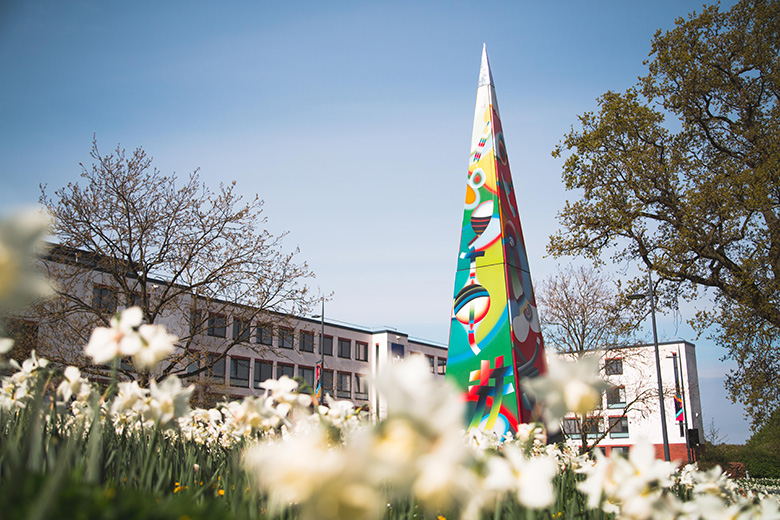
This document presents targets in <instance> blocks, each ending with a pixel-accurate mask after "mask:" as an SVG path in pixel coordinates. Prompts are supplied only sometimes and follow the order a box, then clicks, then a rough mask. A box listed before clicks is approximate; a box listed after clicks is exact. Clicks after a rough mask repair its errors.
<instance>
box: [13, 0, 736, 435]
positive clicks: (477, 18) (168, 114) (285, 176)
mask: <svg viewBox="0 0 780 520" xmlns="http://www.w3.org/2000/svg"><path fill="white" fill-rule="evenodd" d="M731 3H732V2H726V3H724V5H726V6H728V5H731ZM700 7H701V2H700V1H679V0H678V1H671V0H659V1H656V2H625V1H618V0H602V1H598V2H574V1H566V2H563V1H561V2H528V1H517V2H510V1H505V2H504V1H496V2H491V3H478V2H457V1H453V2H420V1H415V2H411V1H393V2H308V1H302V2H240V1H236V2H224V3H220V4H219V5H216V4H214V3H208V4H207V3H201V2H122V3H119V2H99V1H72V2H61V1H37V2H19V1H13V0H12V1H10V2H7V1H6V2H4V3H3V4H2V5H0V70H2V71H3V73H2V78H3V79H2V81H0V208H2V209H3V211H4V212H5V211H8V210H10V209H11V208H13V207H17V206H22V205H28V204H32V203H35V202H36V201H37V200H38V197H39V195H40V189H39V188H38V185H39V184H41V183H42V184H47V185H48V186H49V192H52V191H53V190H54V189H56V188H59V187H61V186H63V185H65V184H67V183H68V182H74V181H77V180H78V175H79V172H80V169H79V166H78V165H79V163H80V162H85V163H86V162H88V161H89V149H90V144H91V140H92V135H93V134H95V135H96V136H97V140H98V144H99V146H100V147H101V149H102V150H104V151H108V150H110V149H112V148H113V147H115V146H116V144H117V143H120V144H121V145H122V146H123V147H125V148H127V149H133V148H135V147H138V146H142V147H143V148H144V149H145V150H146V151H147V152H148V153H149V154H150V155H152V156H153V157H154V158H155V163H154V164H155V165H156V167H157V168H159V169H160V170H161V171H162V172H164V173H172V172H176V173H178V174H179V175H186V174H188V173H189V172H191V171H193V170H195V169H196V168H200V173H201V177H202V179H203V180H204V181H205V182H206V183H207V184H209V185H210V186H212V187H216V186H217V185H218V183H219V182H230V181H233V180H235V181H237V183H238V189H239V190H240V191H241V192H242V193H244V194H245V195H246V196H247V197H251V196H253V195H254V194H255V193H258V194H259V195H260V197H261V198H262V199H264V200H265V214H266V216H267V217H268V220H269V223H268V225H269V229H270V230H271V231H272V232H275V233H279V232H282V231H285V230H286V231H289V232H290V234H289V236H288V237H287V240H286V244H287V246H288V247H289V248H292V247H296V246H298V247H300V249H301V258H302V259H305V260H306V261H307V262H308V263H309V265H310V266H311V268H312V269H313V270H314V272H315V273H316V274H317V278H316V279H315V280H314V281H313V285H314V286H315V287H316V288H319V289H320V290H321V291H322V292H325V293H330V292H333V293H334V297H333V299H332V301H330V302H329V303H328V304H327V308H326V314H327V316H328V317H329V318H332V319H337V320H342V321H346V322H350V323H355V324H359V325H363V326H367V327H383V326H391V327H396V328H398V329H399V330H401V331H403V332H407V333H409V334H410V335H412V336H415V337H420V338H424V339H429V340H434V341H438V342H442V343H446V341H447V335H448V330H449V312H450V301H451V298H452V289H453V288H452V284H453V281H454V269H455V255H456V254H457V249H458V240H459V223H460V219H461V216H462V201H463V196H464V193H465V173H466V170H467V162H468V154H469V150H468V148H469V143H470V137H471V135H470V134H471V125H472V118H473V115H474V103H475V99H476V88H477V74H478V72H479V63H480V54H481V50H482V44H483V43H486V44H487V49H488V54H489V56H490V62H491V67H492V72H493V78H494V80H495V84H496V90H497V95H498V103H499V107H500V111H501V116H502V122H503V127H504V133H505V136H506V142H507V150H508V154H509V158H510V164H511V167H512V171H513V175H514V178H515V186H516V188H517V190H518V193H519V194H520V193H533V197H532V198H531V201H530V203H529V204H527V205H521V207H520V210H521V218H522V223H523V228H524V233H525V238H526V245H527V248H528V252H529V259H530V265H531V272H532V275H533V277H534V279H536V280H541V279H542V278H545V277H547V276H550V275H551V274H553V273H554V272H555V271H556V269H557V268H558V266H559V265H564V264H566V263H567V262H569V261H570V260H569V259H561V260H556V259H552V258H548V257H545V256H544V253H545V246H546V243H547V237H548V236H549V235H550V234H551V233H553V232H554V231H555V229H556V228H557V221H556V220H555V215H556V213H557V212H558V211H559V210H560V209H561V208H562V207H563V204H564V202H565V201H566V199H567V198H570V199H573V198H575V197H576V194H567V193H566V192H565V191H564V189H563V186H562V184H561V180H560V178H561V166H562V164H561V160H558V159H554V158H552V157H551V155H550V152H551V150H552V149H553V148H554V147H555V145H556V144H557V143H558V142H559V141H560V139H561V138H562V136H563V135H564V133H566V132H567V130H569V129H570V127H571V126H572V125H573V124H575V123H576V116H577V115H578V114H581V113H583V112H584V111H587V110H592V109H593V108H594V107H595V99H596V97H597V96H599V95H600V94H603V93H604V92H606V91H608V90H614V91H620V90H624V89H625V88H627V87H629V86H631V85H632V84H634V83H635V81H636V78H637V76H639V75H641V74H643V73H644V72H645V69H644V67H643V65H642V61H643V60H644V59H645V58H646V57H647V55H648V53H649V50H650V40H651V38H652V36H653V34H654V33H655V31H656V30H657V29H668V28H671V27H672V26H673V24H674V20H675V18H677V17H679V16H686V15H687V13H689V12H691V11H693V10H698V9H700ZM629 268H630V267H629ZM611 270H612V272H613V273H614V274H615V275H616V276H620V275H621V273H624V272H625V271H623V270H621V269H620V268H619V267H617V266H615V267H614V268H612V269H611ZM688 310H689V311H691V312H692V309H691V308H689V309H688ZM688 317H690V316H688V315H686V314H685V311H684V312H683V315H682V316H681V318H682V320H684V319H687V318H688ZM676 321H677V322H679V321H680V320H679V319H677V320H675V319H673V318H672V317H667V318H665V319H662V320H661V321H660V323H659V325H660V330H659V335H660V338H661V339H662V340H674V339H677V338H683V339H687V340H690V341H693V342H694V343H696V344H697V352H698V356H699V371H700V377H701V384H702V389H703V392H702V400H703V406H704V414H705V423H706V424H709V421H710V418H712V417H714V418H715V424H716V426H717V427H718V428H719V429H720V432H721V434H725V435H727V436H728V440H729V441H730V442H741V441H743V440H745V438H746V437H747V436H748V428H747V423H746V422H745V421H744V420H743V419H742V418H741V413H740V410H739V408H738V407H736V406H734V405H731V404H730V403H728V402H727V401H726V398H725V391H724V390H723V389H722V378H723V374H724V373H725V371H726V369H727V366H726V365H724V364H723V363H721V362H720V361H719V358H720V356H722V354H723V352H720V351H718V350H717V349H716V347H714V346H713V345H712V344H711V343H710V342H708V341H707V340H705V339H698V340H697V339H696V338H695V337H694V336H693V333H692V332H691V331H690V329H689V328H687V327H686V326H685V325H683V324H678V323H676ZM647 337H649V335H648V336H647Z"/></svg>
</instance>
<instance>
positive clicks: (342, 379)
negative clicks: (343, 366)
mask: <svg viewBox="0 0 780 520" xmlns="http://www.w3.org/2000/svg"><path fill="white" fill-rule="evenodd" d="M336 383H337V385H338V386H337V388H336V397H338V398H340V399H350V398H351V397H352V388H351V383H352V374H350V373H349V372H338V379H337V380H336Z"/></svg>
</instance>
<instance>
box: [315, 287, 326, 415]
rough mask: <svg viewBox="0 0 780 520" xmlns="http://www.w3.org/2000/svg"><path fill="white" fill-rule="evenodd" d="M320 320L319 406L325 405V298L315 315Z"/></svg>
mask: <svg viewBox="0 0 780 520" xmlns="http://www.w3.org/2000/svg"><path fill="white" fill-rule="evenodd" d="M313 317H314V318H319V319H320V375H319V378H320V380H319V383H320V405H324V404H325V298H322V312H321V313H320V314H315V315H314V316H313Z"/></svg>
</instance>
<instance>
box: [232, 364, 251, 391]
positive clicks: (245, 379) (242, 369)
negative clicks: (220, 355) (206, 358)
mask: <svg viewBox="0 0 780 520" xmlns="http://www.w3.org/2000/svg"><path fill="white" fill-rule="evenodd" d="M230 384H231V385H232V386H242V387H248V386H249V360H248V359H241V358H231V359H230Z"/></svg>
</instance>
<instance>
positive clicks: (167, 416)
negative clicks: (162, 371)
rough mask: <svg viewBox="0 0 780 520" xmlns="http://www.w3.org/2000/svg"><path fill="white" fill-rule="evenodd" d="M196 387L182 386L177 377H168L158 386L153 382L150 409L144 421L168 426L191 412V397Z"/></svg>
mask: <svg viewBox="0 0 780 520" xmlns="http://www.w3.org/2000/svg"><path fill="white" fill-rule="evenodd" d="M194 390H195V387H194V386H182V384H181V381H180V380H179V378H178V377H176V376H168V377H166V378H165V379H163V381H162V382H161V383H160V384H159V385H158V384H157V382H155V381H152V383H151V384H150V385H149V400H148V404H149V408H148V409H147V410H146V411H145V413H144V419H146V420H151V421H155V422H158V423H159V424H160V425H161V426H167V425H169V424H170V423H171V422H172V421H175V420H176V419H178V418H179V417H183V416H185V415H187V413H188V412H189V410H190V397H191V396H192V392H193V391H194Z"/></svg>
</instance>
